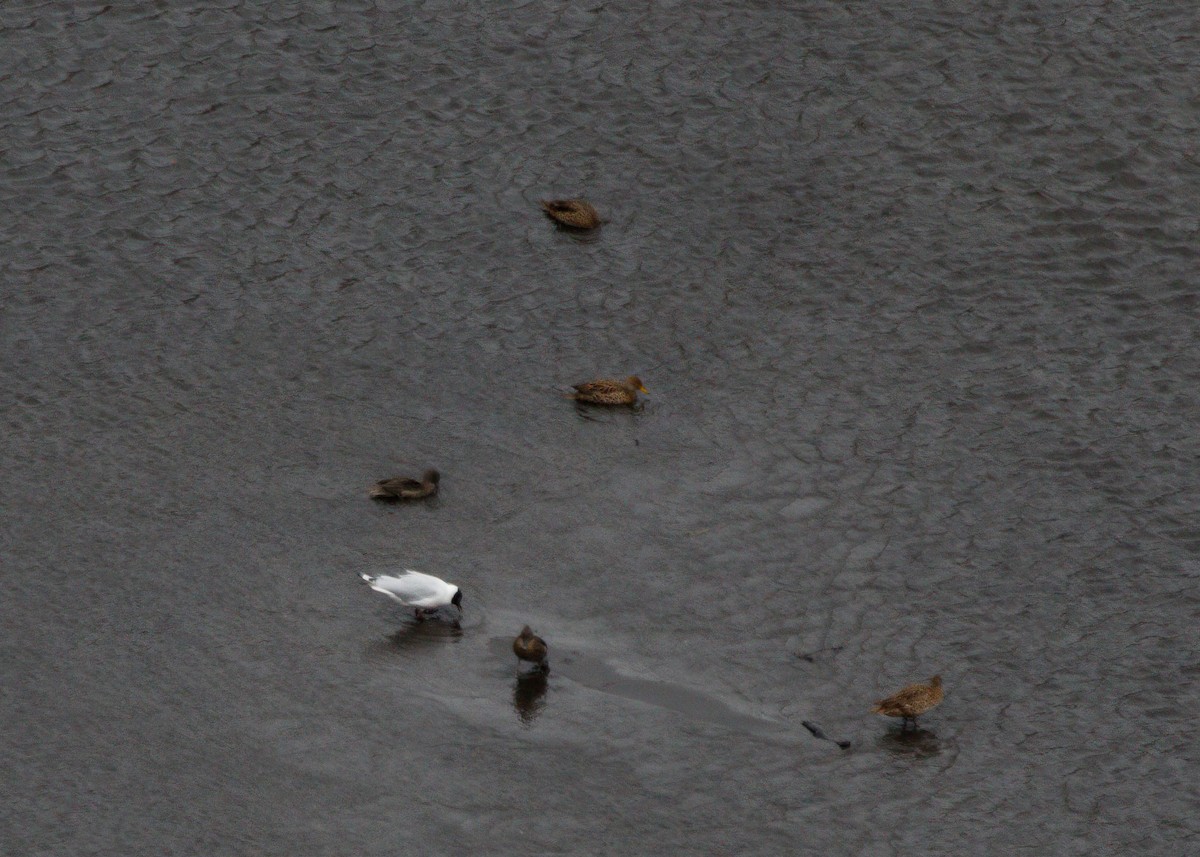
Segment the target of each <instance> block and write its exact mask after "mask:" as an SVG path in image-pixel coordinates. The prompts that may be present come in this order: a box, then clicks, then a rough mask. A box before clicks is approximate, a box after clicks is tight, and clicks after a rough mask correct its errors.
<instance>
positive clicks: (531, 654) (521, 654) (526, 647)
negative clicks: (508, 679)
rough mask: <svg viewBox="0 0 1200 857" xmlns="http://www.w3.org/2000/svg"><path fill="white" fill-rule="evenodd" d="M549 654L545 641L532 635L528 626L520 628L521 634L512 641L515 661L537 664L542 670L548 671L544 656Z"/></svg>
mask: <svg viewBox="0 0 1200 857" xmlns="http://www.w3.org/2000/svg"><path fill="white" fill-rule="evenodd" d="M549 652H550V647H549V646H547V645H546V641H545V640H543V639H542V638H541V637H539V636H538V635H537V634H535V633H533V630H532V629H531V628H530V627H529V626H528V625H526V626H525V627H524V628H522V629H521V633H520V634H519V635H518V636H517V637H516V639H514V640H513V654H514V655H516V656H517V660H518V661H529V662H530V663H534V664H537V665H538V667H539V668H541V669H542V670H547V669H549V665H548V664H547V663H546V655H547V654H549Z"/></svg>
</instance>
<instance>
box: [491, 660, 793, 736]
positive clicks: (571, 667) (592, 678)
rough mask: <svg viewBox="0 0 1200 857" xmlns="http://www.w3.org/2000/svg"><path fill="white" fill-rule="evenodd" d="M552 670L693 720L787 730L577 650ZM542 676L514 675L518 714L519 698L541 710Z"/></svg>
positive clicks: (767, 732) (772, 732)
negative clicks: (630, 673)
mask: <svg viewBox="0 0 1200 857" xmlns="http://www.w3.org/2000/svg"><path fill="white" fill-rule="evenodd" d="M510 646H511V641H509V640H505V639H503V638H495V639H493V640H492V641H491V648H492V650H493V651H494V652H495V653H496V654H497V655H501V654H504V655H508V656H509V657H510V658H511V650H510V648H509V647H510ZM554 674H555V675H556V676H558V677H560V678H563V679H566V680H568V681H573V682H576V683H577V684H580V685H583V686H584V687H588V688H591V689H592V690H598V691H600V692H601V693H607V694H611V695H613V696H619V697H622V698H624V699H630V700H633V701H635V702H640V703H644V704H647V705H654V706H657V707H659V708H665V709H667V710H669V711H675V712H678V713H679V714H683V715H686V716H687V717H690V718H692V719H695V720H703V721H706V722H709V723H717V724H720V725H721V726H725V727H727V728H729V729H735V730H738V731H741V732H749V733H753V734H755V735H759V736H769V737H774V738H779V737H787V736H788V734H789V731H788V727H787V725H786V724H783V723H779V722H776V721H772V720H765V719H762V718H759V717H753V716H751V715H748V714H741V713H739V712H737V711H734V710H733V709H732V708H730V707H729V706H728V705H726V704H725V703H724V702H722V701H721V700H719V699H716V698H715V697H713V696H710V695H708V694H706V693H703V692H701V691H698V690H692V689H691V688H687V687H682V686H681V685H677V684H671V683H670V682H664V681H657V680H654V679H645V678H635V677H633V676H628V675H623V674H621V673H619V672H617V671H616V670H615V669H613V668H612V667H610V666H609V665H608V664H606V663H604V662H603V661H601V660H599V659H597V658H593V657H590V656H588V655H585V654H582V653H580V652H570V653H569V654H562V655H560V656H559V657H557V658H555V660H554ZM545 679H546V675H545V674H542V673H534V672H529V673H522V674H521V676H520V677H519V678H518V679H517V688H516V689H515V690H514V693H513V705H514V707H516V708H517V714H518V715H522V711H523V709H522V707H521V701H523V700H526V699H530V698H532V703H536V710H534V711H533V716H536V714H537V713H538V712H539V711H540V709H541V707H542V704H541V702H540V699H541V694H540V693H539V694H535V693H534V692H535V691H536V690H537V689H538V688H539V686H540V687H541V692H542V693H544V692H545V687H544V685H545ZM524 681H529V685H528V687H527V688H524V689H523V688H522V685H521V683H522V682H524ZM521 719H522V721H523V722H525V723H528V722H530V721H531V720H532V719H533V717H532V716H530V717H529V718H528V719H526V717H525V716H523V715H522V716H521Z"/></svg>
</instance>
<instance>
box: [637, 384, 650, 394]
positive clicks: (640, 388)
mask: <svg viewBox="0 0 1200 857" xmlns="http://www.w3.org/2000/svg"><path fill="white" fill-rule="evenodd" d="M638 390H640V391H641V392H643V393H645V394H646V395H647V396H649V395H650V391H649V390H647V389H646V388H645V386H644V385H643V386H639V387H638Z"/></svg>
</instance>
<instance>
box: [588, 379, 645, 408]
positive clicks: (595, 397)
mask: <svg viewBox="0 0 1200 857" xmlns="http://www.w3.org/2000/svg"><path fill="white" fill-rule="evenodd" d="M638 392H642V393H646V394H649V392H650V391H649V390H647V389H646V388H645V386H643V385H642V379H641V378H639V377H638V376H637V375H630V376H629V377H628V378H626V379H625V380H624V381H617V380H614V379H612V378H601V379H599V380H596V381H584V382H583V383H582V384H576V385H575V394H574V395H573V396H571V398H572V399H575V401H577V402H588V403H590V404H593V405H635V404H637V394H638Z"/></svg>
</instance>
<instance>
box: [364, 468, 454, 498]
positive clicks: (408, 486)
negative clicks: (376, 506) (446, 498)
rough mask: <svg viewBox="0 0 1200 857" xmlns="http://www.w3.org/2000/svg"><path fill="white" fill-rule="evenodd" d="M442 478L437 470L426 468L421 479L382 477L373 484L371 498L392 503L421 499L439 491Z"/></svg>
mask: <svg viewBox="0 0 1200 857" xmlns="http://www.w3.org/2000/svg"><path fill="white" fill-rule="evenodd" d="M441 478H442V475H441V474H440V473H438V472H437V471H436V470H426V471H425V473H424V474H423V475H422V476H421V478H420V479H419V480H418V479H410V478H408V477H407V476H396V477H393V478H392V479H380V480H379V481H378V482H376V483H375V484H374V485H372V486H371V498H372V499H374V500H383V501H384V502H389V503H390V502H395V501H396V500H420V499H422V498H424V497H432V496H433V495H434V494H436V493H437V490H438V482H439V481H440V480H441Z"/></svg>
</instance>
